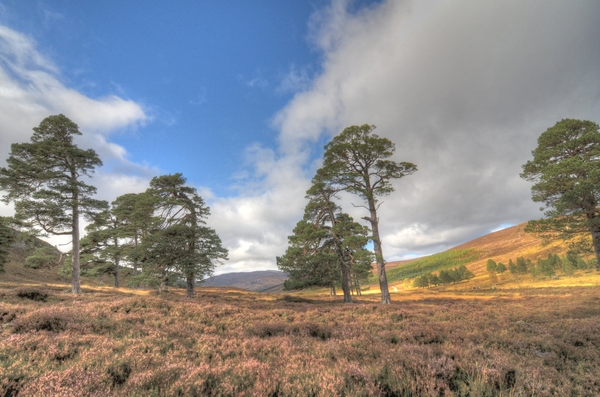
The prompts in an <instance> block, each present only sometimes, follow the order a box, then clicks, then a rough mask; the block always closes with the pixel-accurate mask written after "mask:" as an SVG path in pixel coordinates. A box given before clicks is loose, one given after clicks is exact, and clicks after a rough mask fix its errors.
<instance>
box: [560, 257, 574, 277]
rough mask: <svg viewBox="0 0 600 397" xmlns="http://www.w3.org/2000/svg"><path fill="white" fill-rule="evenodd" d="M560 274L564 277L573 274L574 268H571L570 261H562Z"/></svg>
mask: <svg viewBox="0 0 600 397" xmlns="http://www.w3.org/2000/svg"><path fill="white" fill-rule="evenodd" d="M562 272H563V274H564V275H565V276H569V277H572V276H573V275H574V274H575V266H573V263H572V262H571V261H563V262H562Z"/></svg>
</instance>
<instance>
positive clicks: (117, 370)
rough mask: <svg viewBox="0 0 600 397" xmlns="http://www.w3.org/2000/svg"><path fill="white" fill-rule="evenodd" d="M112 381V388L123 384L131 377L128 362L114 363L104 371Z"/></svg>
mask: <svg viewBox="0 0 600 397" xmlns="http://www.w3.org/2000/svg"><path fill="white" fill-rule="evenodd" d="M106 372H107V373H108V375H109V376H110V379H111V381H112V387H115V386H121V385H122V384H124V383H125V382H126V381H127V379H129V375H131V364H130V363H129V362H115V363H112V364H111V365H109V367H108V369H107V370H106Z"/></svg>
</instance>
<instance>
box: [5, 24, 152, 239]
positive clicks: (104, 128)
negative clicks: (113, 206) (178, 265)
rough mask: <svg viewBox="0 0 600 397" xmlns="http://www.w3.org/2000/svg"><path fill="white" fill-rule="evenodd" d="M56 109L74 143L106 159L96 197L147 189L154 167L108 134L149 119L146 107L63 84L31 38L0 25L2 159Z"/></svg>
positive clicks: (98, 175)
mask: <svg viewBox="0 0 600 397" xmlns="http://www.w3.org/2000/svg"><path fill="white" fill-rule="evenodd" d="M53 17H56V15H54V16H53ZM58 113H63V114H65V115H66V116H67V117H69V118H70V119H71V120H73V121H74V122H76V123H77V124H78V125H79V129H80V130H81V131H82V133H83V136H81V137H77V143H78V145H79V146H80V147H82V148H93V149H94V150H95V151H96V152H97V153H98V155H99V156H100V158H101V159H102V160H103V162H104V164H105V166H104V167H101V168H99V169H98V170H96V174H95V176H94V178H93V180H92V184H93V185H94V186H96V187H97V188H98V192H99V195H98V197H99V198H101V199H106V200H109V201H110V200H114V199H115V198H116V197H117V196H119V195H121V194H123V193H127V192H132V191H136V192H138V191H143V190H145V188H146V186H147V185H148V181H149V180H150V178H151V176H152V175H155V174H156V173H157V170H156V169H155V168H152V167H148V166H146V165H140V164H136V163H133V162H131V161H129V160H128V159H127V152H126V150H125V148H123V147H122V146H119V145H117V144H115V143H112V142H110V141H109V140H108V139H107V137H108V135H109V134H110V133H111V132H113V131H115V130H120V129H123V128H135V127H136V126H137V125H143V124H144V123H146V122H148V120H149V118H148V116H147V115H146V112H145V111H144V108H143V107H142V106H141V105H140V104H138V103H136V102H134V101H132V100H127V99H123V98H120V97H117V96H114V95H111V96H107V97H105V98H98V99H94V98H89V97H87V96H85V95H83V94H81V93H80V92H78V91H76V90H74V89H72V88H69V87H67V86H65V85H64V84H63V83H62V82H61V80H60V71H59V70H58V69H57V67H56V66H55V65H54V64H53V62H52V61H51V60H49V59H47V58H46V57H44V56H43V55H42V54H40V52H39V51H38V50H37V49H36V43H35V42H34V41H33V40H32V39H30V38H29V37H27V36H25V35H23V34H21V33H18V32H16V31H14V30H12V29H9V28H7V27H5V26H0V159H1V160H0V164H2V163H4V162H5V159H6V158H7V157H8V154H9V152H10V145H11V144H12V143H18V142H26V141H28V140H29V138H30V136H31V134H32V132H33V131H32V128H33V127H35V126H37V125H39V123H40V121H42V120H43V119H44V118H46V117H47V116H50V115H52V114H58ZM12 212H13V209H12V206H11V205H9V206H6V205H2V206H1V207H0V213H1V214H2V215H10V214H11V213H12ZM52 241H53V243H57V242H58V241H59V240H56V239H52Z"/></svg>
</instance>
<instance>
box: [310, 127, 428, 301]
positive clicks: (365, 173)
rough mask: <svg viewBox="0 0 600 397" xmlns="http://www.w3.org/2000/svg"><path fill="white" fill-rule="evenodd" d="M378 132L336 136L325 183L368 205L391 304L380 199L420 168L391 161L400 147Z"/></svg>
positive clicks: (356, 130) (384, 292) (354, 130)
mask: <svg viewBox="0 0 600 397" xmlns="http://www.w3.org/2000/svg"><path fill="white" fill-rule="evenodd" d="M374 130H375V126H373V125H368V124H364V125H362V126H356V125H355V126H351V127H347V128H346V129H344V131H342V132H341V133H340V134H339V135H337V136H335V137H334V138H333V139H332V140H331V141H330V142H329V143H328V144H327V145H325V154H324V159H323V168H322V169H323V171H322V172H323V178H324V180H326V181H327V183H329V184H330V185H331V186H333V187H334V188H337V189H339V190H345V191H347V192H349V193H352V194H356V195H358V196H359V197H360V198H361V199H363V200H364V201H365V202H366V204H367V206H366V208H367V209H368V211H369V216H367V217H364V218H363V219H365V220H366V221H368V222H369V223H370V225H371V233H372V235H371V239H372V241H373V245H374V250H375V256H376V261H377V273H378V278H379V286H380V288H381V302H382V303H384V304H388V303H390V301H391V298H390V293H389V289H388V282H387V276H386V273H385V260H384V257H383V249H382V246H381V238H380V235H379V218H378V216H377V210H378V208H379V204H380V203H379V200H378V197H381V196H385V195H388V194H390V193H391V192H393V191H394V187H393V186H392V183H391V181H392V180H393V179H399V178H402V177H404V176H407V175H410V174H412V173H414V172H415V171H416V170H417V166H416V165H415V164H412V163H409V162H400V163H398V162H395V161H393V160H389V159H388V158H389V157H391V156H392V155H393V154H394V152H395V150H396V147H395V145H394V143H393V142H391V141H390V140H389V139H387V138H381V137H379V136H378V135H377V134H374V133H373V131H374Z"/></svg>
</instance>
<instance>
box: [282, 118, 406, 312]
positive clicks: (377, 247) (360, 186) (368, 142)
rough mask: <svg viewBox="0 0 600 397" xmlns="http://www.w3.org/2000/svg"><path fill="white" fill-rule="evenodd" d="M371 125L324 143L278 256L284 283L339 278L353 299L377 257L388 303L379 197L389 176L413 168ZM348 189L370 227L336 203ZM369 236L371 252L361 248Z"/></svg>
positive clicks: (328, 282) (386, 188)
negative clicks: (319, 164) (320, 162)
mask: <svg viewBox="0 0 600 397" xmlns="http://www.w3.org/2000/svg"><path fill="white" fill-rule="evenodd" d="M374 129H375V126H372V125H368V124H365V125H362V126H351V127H348V128H346V129H344V131H342V132H341V133H340V134H339V135H337V136H335V137H334V138H333V139H332V140H331V142H329V143H328V144H327V145H326V146H325V153H324V155H323V166H322V167H321V168H320V169H319V170H317V172H316V175H315V176H314V178H313V179H312V186H311V188H310V189H309V190H308V191H307V192H306V198H307V199H308V200H309V203H308V204H307V206H306V208H305V210H304V217H303V219H302V220H301V221H299V222H298V224H297V225H296V227H295V229H294V234H293V235H292V236H289V238H288V240H289V248H288V249H287V251H286V253H285V254H284V255H283V256H281V257H278V258H277V266H278V267H279V269H281V270H282V271H284V272H287V273H288V274H289V281H288V282H287V284H286V287H288V288H301V287H305V286H309V285H321V286H329V287H331V288H332V290H333V288H334V287H335V285H336V284H337V283H338V282H339V283H340V284H341V286H342V290H343V292H344V302H351V301H352V298H351V290H352V289H353V288H355V289H356V290H357V291H360V281H361V280H362V279H364V278H366V277H367V276H368V274H369V272H370V269H371V262H372V261H373V260H375V262H376V265H377V276H378V279H379V287H380V289H381V302H382V303H384V304H388V303H390V301H391V299H390V293H389V289H388V281H387V276H386V272H385V261H384V259H383V249H382V246H381V238H380V236H379V217H378V216H377V210H378V209H379V206H380V205H381V203H379V199H378V197H380V196H385V195H387V194H390V193H391V192H393V191H394V188H393V186H392V185H391V180H392V179H399V178H402V177H404V176H407V175H410V174H412V173H413V172H415V171H416V170H417V167H416V165H414V164H412V163H408V162H400V163H398V162H395V161H392V160H389V159H388V158H389V157H391V156H392V155H393V154H394V151H395V145H394V143H393V142H391V141H390V140H389V139H386V138H381V137H379V136H378V135H376V134H374V133H373V130H374ZM341 192H347V193H350V194H353V195H356V196H358V197H359V198H360V199H362V200H363V202H364V204H365V205H364V206H361V207H363V208H365V209H366V210H368V212H369V216H365V217H363V218H362V219H364V220H365V221H367V222H369V224H370V226H371V228H370V230H369V229H368V228H367V227H365V226H362V225H360V224H359V223H357V222H355V221H354V219H353V218H352V217H351V216H350V215H348V214H347V213H344V212H342V210H341V208H340V206H339V205H338V204H337V203H336V201H337V200H338V196H337V195H338V194H339V193H341ZM369 240H371V241H372V242H373V247H374V251H375V252H374V255H373V254H372V253H371V252H370V251H368V250H367V249H365V246H366V244H367V242H368V241H369Z"/></svg>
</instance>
